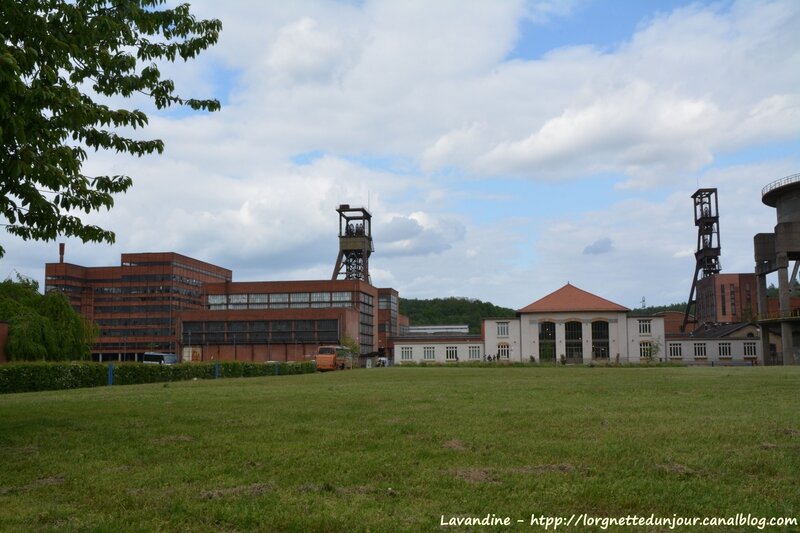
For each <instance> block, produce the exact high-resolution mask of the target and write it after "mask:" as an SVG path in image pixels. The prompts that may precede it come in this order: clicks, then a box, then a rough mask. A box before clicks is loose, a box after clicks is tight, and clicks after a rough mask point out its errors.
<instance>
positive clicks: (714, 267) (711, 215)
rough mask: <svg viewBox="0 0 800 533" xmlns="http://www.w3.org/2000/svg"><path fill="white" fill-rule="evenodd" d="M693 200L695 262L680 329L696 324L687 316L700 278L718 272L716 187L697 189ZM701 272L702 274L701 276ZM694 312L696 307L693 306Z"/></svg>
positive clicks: (695, 301) (718, 248)
mask: <svg viewBox="0 0 800 533" xmlns="http://www.w3.org/2000/svg"><path fill="white" fill-rule="evenodd" d="M692 199H693V200H694V225H695V226H697V251H696V252H695V253H694V257H695V259H696V261H697V264H696V266H695V269H694V279H693V280H692V288H691V290H690V291H689V300H688V301H687V302H686V312H685V313H684V315H683V325H682V326H681V331H686V326H687V325H688V324H690V323H692V324H696V323H697V319H696V318H695V319H690V318H689V311H690V310H691V308H692V304H696V303H697V300H696V298H695V290H696V289H697V282H698V280H700V279H701V278H705V277H708V276H713V275H715V274H719V272H720V270H721V267H720V264H719V255H720V245H719V205H718V204H717V189H697V191H696V192H695V193H694V194H693V195H692ZM701 273H702V276H701ZM695 313H697V309H696V308H695Z"/></svg>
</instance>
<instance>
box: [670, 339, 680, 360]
mask: <svg viewBox="0 0 800 533" xmlns="http://www.w3.org/2000/svg"><path fill="white" fill-rule="evenodd" d="M669 356H670V357H671V358H674V359H680V358H681V357H683V350H682V347H681V343H679V342H671V343H669Z"/></svg>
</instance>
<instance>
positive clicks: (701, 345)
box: [669, 341, 757, 359]
mask: <svg viewBox="0 0 800 533" xmlns="http://www.w3.org/2000/svg"><path fill="white" fill-rule="evenodd" d="M692 350H693V355H694V356H695V357H708V352H707V347H706V343H705V342H695V343H693V344H692ZM743 351H744V356H745V357H755V356H756V355H757V347H756V343H755V342H750V341H748V342H745V343H744V344H743ZM717 355H718V356H719V357H731V356H732V352H731V343H730V342H720V343H719V344H718V348H717ZM669 356H670V357H671V358H676V359H679V358H682V357H683V345H682V344H680V343H677V342H674V343H669Z"/></svg>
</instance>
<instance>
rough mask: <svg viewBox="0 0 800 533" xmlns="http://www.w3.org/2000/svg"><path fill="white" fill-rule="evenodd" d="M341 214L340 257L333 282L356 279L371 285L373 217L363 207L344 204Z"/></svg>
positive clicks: (340, 210)
mask: <svg viewBox="0 0 800 533" xmlns="http://www.w3.org/2000/svg"><path fill="white" fill-rule="evenodd" d="M336 212H337V213H339V256H338V257H337V258H336V266H335V267H334V269H333V277H331V279H332V280H336V279H354V280H361V281H366V282H367V283H371V281H370V277H369V256H370V255H372V252H373V251H374V248H373V246H372V215H371V214H370V213H369V211H367V210H366V209H364V208H363V207H350V206H349V205H348V204H342V205H340V206H339V208H338V209H337V210H336Z"/></svg>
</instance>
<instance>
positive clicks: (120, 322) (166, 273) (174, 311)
mask: <svg viewBox="0 0 800 533" xmlns="http://www.w3.org/2000/svg"><path fill="white" fill-rule="evenodd" d="M231 276H232V273H231V271H230V270H228V269H227V268H223V267H220V266H217V265H212V264H210V263H206V262H203V261H199V260H197V259H193V258H191V257H186V256H184V255H180V254H176V253H172V252H164V253H127V254H122V257H121V261H120V265H119V266H107V267H84V266H79V265H74V264H71V263H67V262H65V261H64V245H63V244H62V245H60V247H59V262H58V263H47V264H46V265H45V291H46V292H49V291H56V290H57V291H61V292H63V293H64V294H65V295H66V296H67V297H68V298H69V301H70V303H71V304H72V306H73V308H75V310H76V311H77V312H78V313H80V314H81V315H82V316H83V317H84V318H85V319H86V320H88V321H90V322H93V323H95V324H97V326H98V336H97V340H96V341H95V345H94V347H93V348H92V352H93V357H94V358H95V359H97V360H108V359H118V360H137V358H138V360H141V354H143V353H144V352H146V351H160V352H171V353H174V352H175V351H176V349H177V346H178V345H177V325H178V323H179V313H180V312H181V311H184V310H191V309H203V308H204V307H205V306H206V293H205V287H206V285H207V284H209V283H219V282H230V281H231Z"/></svg>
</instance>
